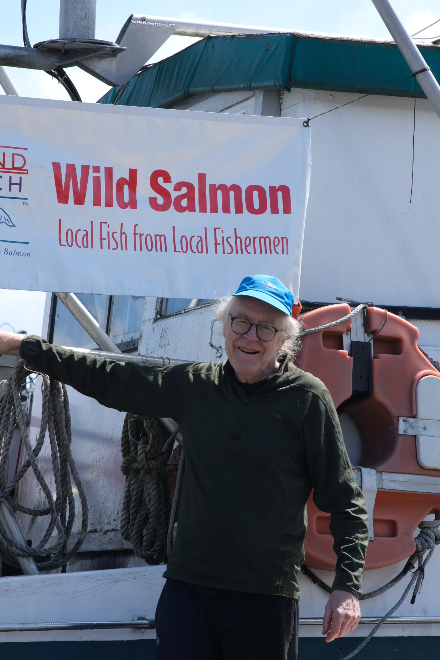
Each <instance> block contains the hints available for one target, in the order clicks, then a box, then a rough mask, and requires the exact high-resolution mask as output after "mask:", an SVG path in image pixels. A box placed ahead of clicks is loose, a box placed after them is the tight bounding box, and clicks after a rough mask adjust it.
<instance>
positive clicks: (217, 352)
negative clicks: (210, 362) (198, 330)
mask: <svg viewBox="0 0 440 660" xmlns="http://www.w3.org/2000/svg"><path fill="white" fill-rule="evenodd" d="M218 320H219V319H213V320H212V321H211V334H210V337H209V345H210V346H211V348H213V349H214V350H215V357H217V358H221V357H222V355H223V348H222V347H221V346H214V344H213V343H212V335H213V332H214V325H215V324H216V323H217V321H218Z"/></svg>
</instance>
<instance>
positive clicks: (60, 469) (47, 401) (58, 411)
mask: <svg viewBox="0 0 440 660" xmlns="http://www.w3.org/2000/svg"><path fill="white" fill-rule="evenodd" d="M30 373H31V371H30V370H29V369H28V368H27V367H26V364H25V362H24V361H23V360H21V361H20V362H19V363H18V364H17V366H16V367H15V369H14V370H13V372H12V374H11V377H10V378H9V381H8V382H7V385H6V389H5V392H4V394H3V396H2V398H1V399H0V505H1V504H2V503H3V502H7V503H8V504H9V505H10V506H11V507H12V509H13V511H19V512H20V513H24V514H27V515H29V516H32V517H35V516H37V517H41V516H49V522H48V526H47V529H46V531H45V533H44V535H43V538H42V539H41V541H40V542H39V543H38V545H36V546H34V547H27V546H26V547H23V546H22V545H20V544H18V543H16V542H15V541H14V540H13V539H11V538H10V537H9V536H8V535H7V534H6V533H5V531H4V530H3V529H2V527H1V526H0V555H1V557H2V559H4V560H5V561H6V562H7V563H8V564H11V565H13V566H18V562H17V558H18V557H34V559H35V560H36V565H37V568H38V569H40V570H43V571H48V570H53V569H55V568H60V567H61V566H64V565H65V564H67V562H68V561H69V560H70V559H71V558H72V557H73V556H74V555H75V554H76V553H77V552H78V550H79V549H80V547H81V545H82V543H83V541H84V538H85V536H86V533H87V528H88V515H89V509H88V505H87V498H86V495H85V492H84V489H83V487H82V485H81V480H80V477H79V474H78V472H77V469H76V466H75V461H74V460H73V456H72V453H71V450H70V447H71V444H72V432H71V421H70V411H69V399H68V396H67V391H66V388H65V386H64V385H62V384H61V383H59V382H58V381H56V380H53V379H50V378H49V376H45V375H43V383H42V398H43V404H42V414H41V424H40V430H39V434H38V438H37V441H36V444H35V446H34V447H33V446H32V444H31V441H30V438H29V431H28V425H29V416H28V415H27V413H26V411H25V410H24V408H23V405H22V402H21V400H20V393H21V387H22V383H23V381H24V379H25V378H26V377H27V376H28V375H29V374H30ZM16 425H18V427H19V429H20V432H21V441H22V446H23V447H24V449H25V452H26V455H27V460H26V461H25V463H24V464H23V465H22V467H21V468H20V470H19V471H18V472H17V474H16V475H15V477H14V478H13V479H12V480H11V481H10V482H9V483H8V474H7V471H8V458H9V452H10V449H11V443H12V436H13V435H14V430H15V428H16ZM46 431H48V434H49V442H50V451H51V460H52V468H53V475H54V481H55V495H53V494H52V492H51V488H50V487H49V485H48V484H47V481H46V480H45V478H44V476H43V474H42V472H41V470H40V467H39V464H38V460H37V459H38V457H39V455H40V452H41V449H42V447H43V444H44V440H45V437H46ZM29 468H31V469H32V471H33V473H34V475H35V478H36V480H37V482H38V484H39V486H40V488H41V490H42V492H43V495H44V499H45V503H46V504H47V506H45V507H44V508H42V509H33V508H30V507H25V506H23V505H22V504H20V503H19V502H18V501H17V499H16V496H15V489H16V487H17V485H18V484H19V482H20V481H21V479H23V477H24V476H25V474H26V473H27V471H28V470H29ZM75 493H77V494H78V496H79V500H80V503H81V511H82V520H81V531H80V532H79V537H78V540H77V541H76V543H75V544H74V546H73V547H72V548H71V549H70V550H67V544H68V541H69V538H70V534H71V532H72V528H73V523H74V521H75V515H76V512H75V497H74V494H75ZM54 530H56V531H57V533H58V540H57V542H56V543H54V544H53V545H49V542H50V539H51V536H52V533H53V532H54ZM42 556H43V557H45V556H49V559H47V560H46V561H45V560H42Z"/></svg>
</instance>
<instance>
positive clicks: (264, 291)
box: [234, 275, 294, 316]
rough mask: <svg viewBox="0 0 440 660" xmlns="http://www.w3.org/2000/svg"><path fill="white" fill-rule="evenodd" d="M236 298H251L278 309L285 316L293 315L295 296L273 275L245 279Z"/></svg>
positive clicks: (250, 276)
mask: <svg viewBox="0 0 440 660" xmlns="http://www.w3.org/2000/svg"><path fill="white" fill-rule="evenodd" d="M234 296H249V297H250V298H257V299H258V300H262V301H263V302H265V303H268V304H269V305H272V307H276V309H279V310H280V311H281V312H284V314H288V315H289V316H290V315H291V314H292V307H293V304H294V300H293V295H292V293H291V292H290V291H289V289H288V288H287V287H285V286H284V284H283V283H282V282H281V280H279V279H278V278H276V277H272V276H271V275H249V276H248V277H245V278H244V279H243V280H242V281H241V283H240V286H239V287H238V289H237V291H236V292H235V293H234Z"/></svg>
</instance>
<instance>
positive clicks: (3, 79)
mask: <svg viewBox="0 0 440 660" xmlns="http://www.w3.org/2000/svg"><path fill="white" fill-rule="evenodd" d="M0 85H1V86H2V87H3V91H4V93H5V94H7V95H8V96H18V93H17V90H16V89H15V87H14V85H13V84H12V82H11V79H10V78H9V76H8V74H7V73H6V71H5V70H4V68H3V67H2V66H0Z"/></svg>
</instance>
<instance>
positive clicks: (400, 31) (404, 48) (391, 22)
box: [372, 0, 440, 117]
mask: <svg viewBox="0 0 440 660" xmlns="http://www.w3.org/2000/svg"><path fill="white" fill-rule="evenodd" d="M372 2H373V4H374V6H375V7H376V9H377V11H378V12H379V14H380V17H381V18H382V20H383V22H384V23H385V25H386V26H387V28H388V30H389V32H390V34H391V36H392V37H393V39H394V41H395V42H396V45H397V47H398V49H399V50H400V52H401V53H402V55H403V57H404V58H405V60H406V62H407V64H408V66H409V68H410V69H411V71H412V73H416V72H417V71H420V70H421V69H426V68H427V67H428V65H427V64H426V62H425V60H424V58H423V57H422V55H421V53H420V51H419V49H418V48H417V46H416V45H415V43H414V41H413V40H412V39H411V37H410V35H409V34H408V32H407V31H406V30H405V28H404V27H403V25H402V23H401V22H400V19H399V17H398V16H397V14H396V12H395V11H394V9H393V7H392V6H391V4H390V2H389V0H372ZM417 82H418V83H419V85H420V87H421V88H422V89H423V91H424V92H425V94H426V96H427V98H428V100H429V102H430V103H431V105H432V107H433V108H434V110H435V112H436V113H437V115H438V116H439V117H440V87H439V84H438V82H437V80H436V79H435V78H434V76H433V75H432V73H431V71H430V70H428V71H424V72H423V73H418V74H417Z"/></svg>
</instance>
